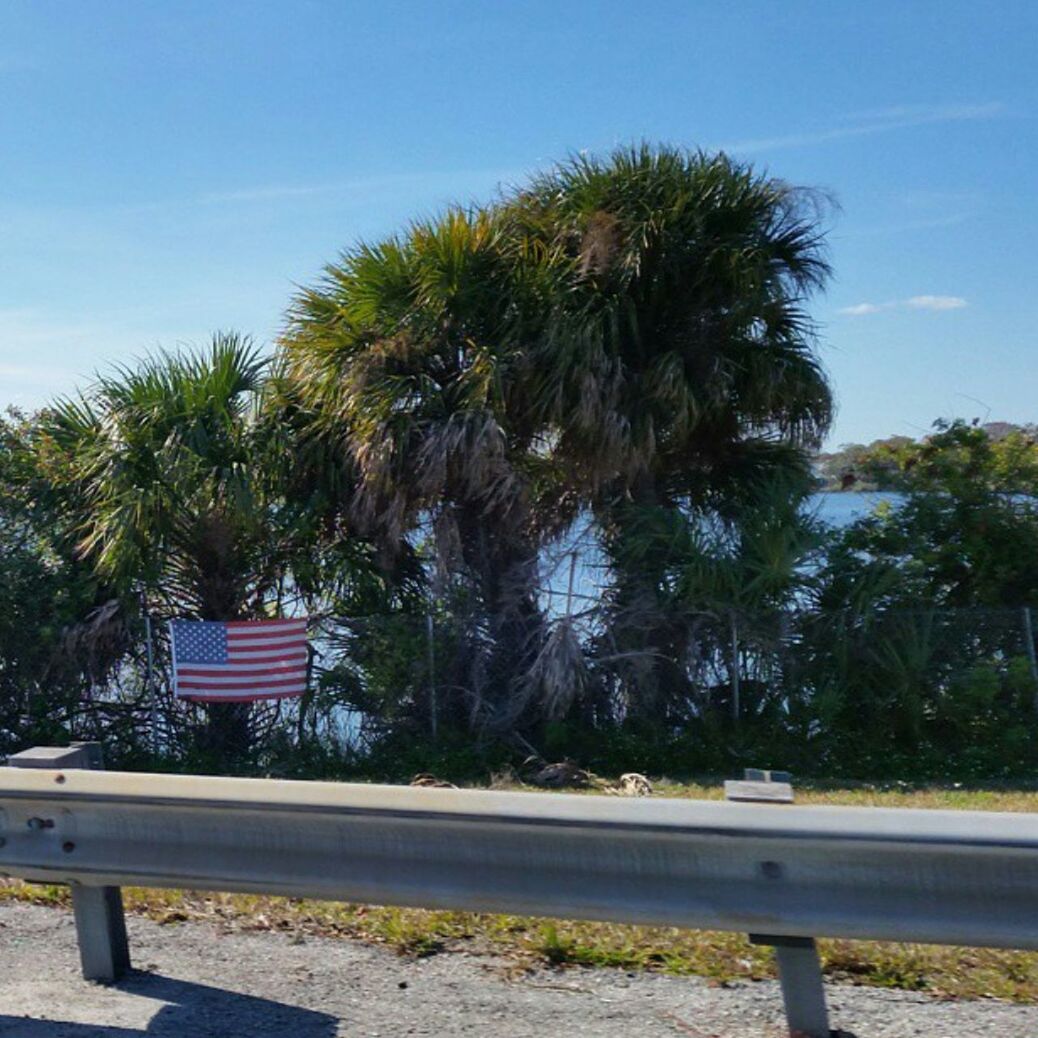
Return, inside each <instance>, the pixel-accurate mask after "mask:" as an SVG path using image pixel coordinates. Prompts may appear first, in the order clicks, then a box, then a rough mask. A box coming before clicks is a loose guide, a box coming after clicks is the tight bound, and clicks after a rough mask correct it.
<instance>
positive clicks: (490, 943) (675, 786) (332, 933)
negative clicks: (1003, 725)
mask: <svg viewBox="0 0 1038 1038" xmlns="http://www.w3.org/2000/svg"><path fill="white" fill-rule="evenodd" d="M503 785H504V784H503V783H501V782H500V781H499V782H496V783H495V787H496V788H502V786H503ZM514 788H518V787H514ZM655 788H656V791H657V794H662V795H664V796H671V797H673V796H678V797H691V798H696V799H719V798H720V797H721V792H720V790H719V788H718V787H716V786H710V785H699V784H689V783H685V784H679V783H674V782H668V781H666V780H660V781H657V782H656V783H655ZM797 801H798V802H799V803H803V804H833V805H836V804H842V805H856V806H877V807H920V808H954V809H971V810H990V811H1038V792H1035V791H1029V790H1019V789H1013V790H1010V789H987V790H984V789H969V790H967V789H961V788H956V787H947V788H945V787H940V788H938V787H933V788H918V789H917V788H909V787H907V786H904V785H901V784H891V785H884V786H878V785H862V786H858V787H854V788H839V789H826V788H823V787H822V786H820V785H812V786H805V787H802V786H799V785H798V787H797ZM124 897H125V900H126V906H127V909H128V910H129V911H130V912H134V913H137V914H139V915H143V916H146V917H148V918H150V919H152V920H154V921H156V922H158V923H163V924H166V925H175V924H178V923H184V922H188V921H193V920H202V921H207V922H210V923H214V924H216V925H217V926H220V927H225V928H227V929H234V930H252V931H277V932H283V933H288V934H291V935H293V936H295V937H301V938H305V937H307V936H311V935H313V936H325V937H352V938H358V939H361V940H367V941H372V942H376V943H380V944H385V945H387V946H389V947H392V948H394V949H395V950H396V951H397V952H398V953H399V954H401V955H413V956H423V955H433V954H437V953H439V952H445V951H447V952H449V951H461V950H468V951H474V952H489V953H494V954H498V955H503V956H505V957H507V958H508V959H509V960H511V962H512V963H513V965H514V966H515V967H516V968H519V969H525V968H534V967H537V966H544V965H553V966H559V967H614V968H619V969H625V970H653V971H657V972H664V973H671V974H676V975H689V974H694V975H697V976H703V977H707V978H710V979H711V980H713V981H715V982H716V983H719V984H729V983H735V982H740V981H750V980H760V979H763V978H767V977H773V976H774V975H775V974H774V966H773V963H772V958H771V953H770V952H769V951H768V949H766V948H761V947H756V946H754V945H751V944H750V943H749V942H748V941H747V940H746V938H745V937H744V936H743V935H741V934H729V933H715V932H709V931H696V930H680V929H676V928H671V927H650V926H627V925H620V924H612V923H597V922H594V923H593V922H579V921H566V920H551V921H549V920H544V919H536V918H527V917H519V916H501V915H485V914H481V913H474V912H444V911H425V910H422V909H411V908H388V907H374V906H367V905H344V904H340V903H337V902H325V901H311V900H305V899H298V898H281V897H266V896H257V895H249V894H208V893H205V894H202V893H192V892H188V891H171V890H147V889H141V888H127V889H126V890H124ZM5 899H7V900H18V901H31V902H34V903H37V904H45V905H66V904H68V901H69V898H68V891H67V889H66V888H64V887H59V886H41V885H30V884H25V883H21V882H19V881H16V880H6V881H5V880H0V901H2V900H5ZM819 946H820V949H821V954H822V962H823V967H824V969H825V973H826V976H827V977H829V978H830V979H832V980H837V981H843V982H847V983H852V984H862V985H869V986H875V987H887V988H899V989H902V990H909V991H920V992H925V993H927V994H930V995H935V996H939V997H947V998H1000V999H1007V1000H1010V1001H1014V1002H1027V1003H1038V953H1034V952H1017V951H1004V950H1000V949H998V950H996V949H984V948H948V947H941V946H936V945H916V944H895V943H879V942H862V941H836V940H829V941H820V942H819Z"/></svg>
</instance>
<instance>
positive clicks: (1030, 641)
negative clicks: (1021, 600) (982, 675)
mask: <svg viewBox="0 0 1038 1038" xmlns="http://www.w3.org/2000/svg"><path fill="white" fill-rule="evenodd" d="M1020 612H1021V614H1022V615H1023V618H1024V647H1025V648H1026V649H1027V660H1028V662H1029V663H1030V664H1031V680H1032V681H1033V682H1034V686H1035V687H1034V710H1035V713H1038V659H1036V658H1035V651H1034V625H1033V624H1032V623H1031V607H1030V606H1023V607H1022V608H1021V610H1020Z"/></svg>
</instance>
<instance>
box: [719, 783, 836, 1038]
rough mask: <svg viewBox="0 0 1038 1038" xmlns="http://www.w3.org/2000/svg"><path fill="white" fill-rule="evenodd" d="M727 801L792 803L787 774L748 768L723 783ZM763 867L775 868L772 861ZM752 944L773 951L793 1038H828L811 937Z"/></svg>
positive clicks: (764, 937) (754, 939)
mask: <svg viewBox="0 0 1038 1038" xmlns="http://www.w3.org/2000/svg"><path fill="white" fill-rule="evenodd" d="M724 792H725V797H726V798H727V799H728V800H735V801H744V802H751V803H768V804H791V803H793V785H792V782H791V781H790V776H789V774H788V772H785V771H761V770H758V769H756V768H747V769H746V771H745V772H744V774H743V778H742V780H741V781H733V782H726V783H725V784H724ZM765 864H767V865H770V866H772V867H778V866H777V865H776V863H774V862H766V863H765ZM749 938H750V943H751V944H765V945H769V946H770V947H772V948H774V949H775V962H776V964H777V966H778V974H779V983H780V984H781V986H782V1002H783V1004H784V1005H785V1008H786V1023H787V1024H788V1026H789V1033H790V1035H792V1036H794V1038H829V1036H830V1034H831V1033H832V1032H831V1031H830V1030H829V1010H828V1008H827V1007H826V1004H825V985H824V983H823V981H822V965H821V962H820V961H819V959H818V946H817V945H816V944H815V941H814V938H813V937H782V936H778V935H769V934H753V933H751V934H750V935H749Z"/></svg>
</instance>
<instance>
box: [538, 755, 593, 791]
mask: <svg viewBox="0 0 1038 1038" xmlns="http://www.w3.org/2000/svg"><path fill="white" fill-rule="evenodd" d="M530 781H531V782H532V783H533V784H534V785H535V786H540V787H541V788H542V789H566V788H569V789H587V788H588V787H589V786H591V785H592V783H593V782H594V776H593V775H592V774H591V772H589V771H585V770H584V769H583V768H581V767H578V766H577V765H576V764H574V763H573V762H572V761H568V760H564V761H559V762H557V763H555V764H546V765H544V767H542V768H539V769H538V770H537V771H536V772H535V773H534V774H533V775H532V776H531V777H530Z"/></svg>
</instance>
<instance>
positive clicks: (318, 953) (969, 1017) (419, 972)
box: [0, 903, 1038, 1038]
mask: <svg viewBox="0 0 1038 1038" xmlns="http://www.w3.org/2000/svg"><path fill="white" fill-rule="evenodd" d="M127 924H128V927H129V931H130V945H131V953H132V955H133V958H134V965H135V966H136V970H135V971H134V973H133V974H132V975H131V976H130V977H128V978H127V979H126V980H124V981H122V982H120V983H119V984H118V985H115V986H112V987H106V986H102V985H97V984H90V983H87V982H85V981H83V980H82V979H81V978H80V976H79V972H78V966H79V963H78V958H77V952H76V943H75V929H74V926H73V923H72V916H71V913H70V912H68V911H66V910H63V909H55V908H44V907H40V906H37V905H29V904H19V903H5V904H0V1035H2V1036H3V1038H141V1036H145V1035H147V1036H154V1038H237V1036H242V1038H244V1036H249V1038H256V1036H259V1038H263V1036H273V1035H285V1036H291V1038H362V1036H364V1038H396V1036H405V1035H426V1036H434V1035H435V1036H443V1038H455V1036H459V1035H470V1036H477V1035H478V1036H481V1038H554V1036H556V1035H567V1036H570V1035H571V1036H575V1038H584V1036H587V1038H591V1036H594V1038H632V1036H637V1038H674V1036H684V1038H784V1036H785V1033H786V1032H785V1028H784V1026H783V1016H782V1007H781V997H780V994H779V991H778V986H777V985H776V984H774V983H771V982H758V983H750V984H742V985H738V986H733V987H726V988H719V987H714V986H711V985H710V984H708V983H707V982H705V981H702V980H698V979H695V978H687V977H682V978H675V977H665V976H658V975H648V974H638V975H629V974H625V973H623V972H620V971H615V970H607V969H599V970H574V969H569V970H560V971H547V970H542V971H537V972H534V973H523V974H522V975H516V973H515V971H514V969H513V968H512V967H510V966H509V964H507V963H506V962H504V961H502V960H498V959H494V958H489V957H485V956H477V955H467V954H463V953H451V954H443V955H436V956H433V957H430V958H425V959H406V958H400V957H398V956H397V955H395V954H394V953H393V952H391V951H389V950H387V949H385V948H380V947H373V946H369V945H365V944H362V943H360V942H356V941H347V940H333V939H326V938H310V937H308V938H306V939H305V940H302V939H300V938H298V937H292V936H291V935H286V934H277V933H234V932H222V931H221V930H219V929H217V928H216V927H213V926H210V925H208V924H204V923H195V922H192V923H187V924H183V925H177V926H169V925H165V926H160V925H158V924H156V923H153V922H151V921H149V920H147V919H141V918H135V917H130V918H129V919H128V920H127ZM829 1003H830V1010H831V1016H832V1024H833V1026H838V1027H841V1028H843V1030H844V1032H845V1035H846V1036H847V1038H850V1036H851V1035H853V1036H855V1038H911V1036H921V1038H922V1036H925V1038H972V1036H977V1038H980V1036H985V1035H998V1036H999V1038H1034V1036H1035V1035H1036V1034H1038V1007H1030V1006H1014V1005H1008V1004H1005V1003H1000V1002H993V1001H978V1002H947V1001H938V1000H935V999H932V998H928V997H925V996H916V995H912V994H909V993H905V992H892V991H881V990H876V989H868V988H856V987H850V986H843V985H841V986H830V987H829Z"/></svg>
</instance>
